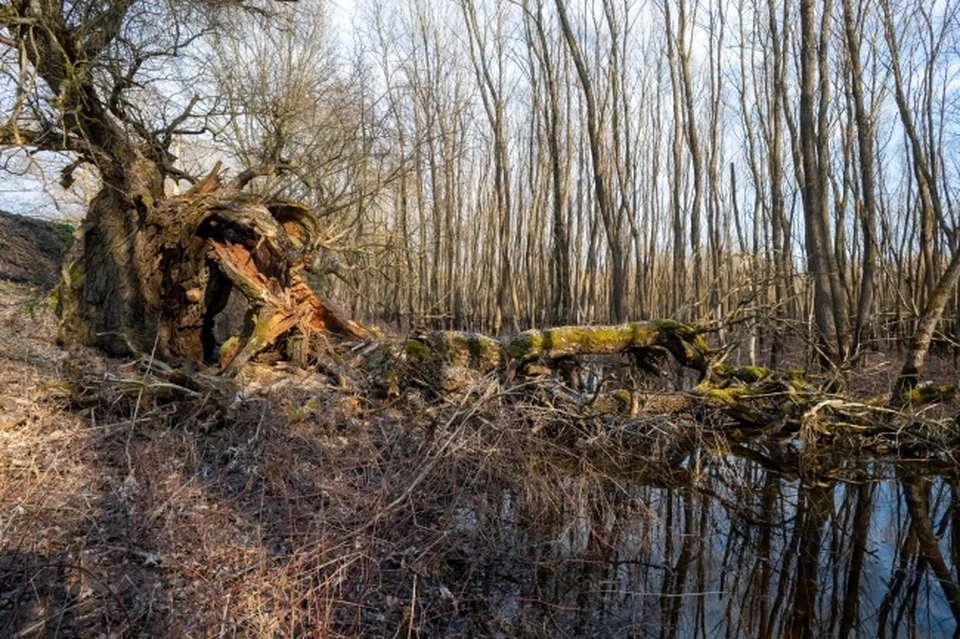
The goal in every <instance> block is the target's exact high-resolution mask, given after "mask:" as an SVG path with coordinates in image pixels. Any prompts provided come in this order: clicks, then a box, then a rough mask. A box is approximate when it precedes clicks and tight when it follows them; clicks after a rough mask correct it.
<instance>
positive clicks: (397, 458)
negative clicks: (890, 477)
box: [0, 228, 955, 637]
mask: <svg viewBox="0 0 960 639" xmlns="http://www.w3.org/2000/svg"><path fill="white" fill-rule="evenodd" d="M48 230H49V231H50V232H51V233H54V232H56V229H55V228H50V229H48ZM38 245H40V244H38ZM55 334H56V323H55V318H54V316H53V313H52V311H51V310H50V307H49V304H48V300H47V297H46V290H45V289H44V288H43V287H41V286H38V285H34V284H30V283H29V278H28V282H27V283H24V282H20V283H14V282H8V281H0V513H2V515H0V636H2V637H7V636H25V637H62V636H81V637H92V636H109V637H132V636H144V637H147V636H258V637H269V636H331V637H336V636H497V635H498V634H500V635H502V636H515V635H524V636H550V634H551V630H550V629H549V628H545V627H527V626H524V625H523V620H522V618H519V619H518V618H516V617H513V618H508V617H509V615H506V614H505V613H504V611H505V610H508V609H509V608H508V607H507V606H506V605H505V604H504V603H503V601H504V598H505V597H504V594H503V591H502V585H503V583H504V582H505V580H506V581H507V582H508V581H509V573H510V570H511V569H512V568H511V567H513V566H518V565H521V564H522V565H525V566H528V567H529V566H530V565H531V564H538V562H544V563H543V564H542V565H541V567H542V568H544V569H546V570H551V569H552V568H551V567H550V566H549V564H548V562H551V561H557V560H556V559H550V558H549V553H544V554H541V553H538V552H536V551H535V550H536V549H535V548H522V547H521V548H518V547H517V544H516V542H515V541H510V540H509V539H508V538H509V537H510V536H511V535H512V536H514V537H516V536H517V535H518V533H517V529H516V527H517V526H518V525H519V524H518V522H520V521H522V522H523V526H526V527H527V529H526V531H527V532H526V533H525V534H527V535H529V536H527V537H523V535H521V538H526V539H528V540H535V539H537V538H538V532H537V530H536V529H537V528H538V527H542V528H543V529H544V530H548V529H550V528H551V527H555V526H556V525H557V521H558V517H559V513H561V512H562V511H564V510H565V509H567V510H569V509H573V510H576V508H577V507H578V506H576V504H589V503H594V502H595V501H596V499H600V500H603V499H606V497H605V496H604V495H607V494H609V492H608V491H609V490H610V489H611V488H612V489H613V490H614V491H616V487H617V485H618V482H620V481H623V480H625V479H642V480H644V481H656V482H658V483H662V484H689V483H690V482H691V481H693V480H694V478H693V477H692V475H693V474H694V473H695V472H696V471H695V470H691V469H689V468H684V465H683V464H681V462H682V461H683V460H685V459H686V458H688V456H689V455H690V453H691V451H692V450H694V449H695V448H706V449H709V450H713V451H716V452H719V453H721V454H723V453H725V452H729V451H730V449H731V446H732V445H733V444H732V443H731V440H729V439H728V438H727V435H728V433H725V432H724V431H725V430H726V429H727V428H728V426H729V421H728V420H726V419H725V418H724V417H723V414H722V413H720V412H718V413H715V414H709V415H704V414H703V412H702V411H700V410H699V409H698V408H697V406H696V405H695V403H691V402H690V401H689V398H688V397H685V396H682V395H671V396H667V395H663V394H658V393H641V394H640V395H639V399H638V402H639V408H640V409H641V410H640V413H639V416H636V417H634V418H630V417H618V416H616V415H614V414H613V413H611V412H610V411H607V410H603V409H602V407H601V406H600V405H599V404H598V405H581V406H576V405H575V404H574V403H570V402H567V403H562V402H560V401H558V397H559V395H558V392H559V391H558V388H559V386H558V385H557V384H556V383H555V382H551V381H549V380H542V381H540V382H531V381H522V380H519V381H516V382H514V383H504V382H503V380H502V379H500V378H498V377H497V376H496V375H495V374H491V375H487V376H480V375H475V376H474V377H472V378H470V379H469V380H468V381H467V382H465V385H464V387H462V388H460V392H458V393H456V397H455V398H451V397H449V396H448V397H442V396H440V395H438V394H437V393H436V392H434V391H435V389H432V388H429V387H426V386H423V385H418V384H416V383H404V384H401V387H400V391H399V392H398V393H397V392H393V391H392V390H391V389H385V388H384V387H383V384H382V380H381V379H379V378H378V375H377V374H376V373H377V371H375V370H374V371H373V374H371V371H369V370H368V369H369V368H370V362H371V361H372V360H371V358H370V357H369V346H368V345H367V344H366V343H359V344H358V343H356V342H342V343H331V344H330V347H329V354H330V357H329V361H328V362H326V363H324V364H323V365H322V366H320V367H319V371H314V372H307V371H303V370H299V369H285V368H283V366H282V365H280V366H274V367H272V368H262V369H260V371H259V372H260V374H259V375H258V377H257V381H256V382H249V383H247V384H246V385H242V384H241V383H240V382H237V383H236V384H234V383H233V382H226V381H225V380H222V379H219V378H215V377H205V376H203V375H202V374H200V373H196V372H193V373H191V374H189V375H185V374H184V373H183V372H182V371H175V370H171V369H168V368H166V367H165V366H163V365H162V364H160V363H158V362H151V361H149V360H148V359H144V360H140V361H132V362H131V361H117V360H110V359H106V358H104V357H102V356H101V355H99V354H98V353H96V352H92V351H85V350H77V351H73V352H69V353H66V352H63V351H61V350H60V349H59V348H57V347H56V345H55V343H54V342H55ZM385 352H387V351H385ZM889 370H892V367H891V366H890V365H889V364H887V363H884V362H879V361H878V362H875V363H874V364H873V365H872V367H867V368H866V369H865V371H866V372H865V373H864V375H867V373H869V379H870V380H874V383H876V380H878V379H882V375H883V374H885V373H884V371H889ZM408 382H409V380H408ZM881 385H882V383H881ZM824 410H826V409H824ZM940 410H941V411H946V412H942V414H941V415H939V416H938V420H939V421H938V420H935V419H933V418H931V417H929V416H928V417H927V418H925V419H926V421H925V422H924V423H926V424H928V425H931V426H934V425H936V424H940V423H942V422H943V419H942V418H944V416H949V415H950V414H951V413H950V412H949V411H951V410H953V412H955V409H953V408H944V407H941V408H940ZM917 417H918V416H917V415H914V416H913V417H912V418H911V419H913V420H916V418H917ZM695 420H696V421H695ZM886 441H887V442H888V443H889V441H890V440H889V438H888V439H887V440H886ZM570 477H576V478H577V485H576V488H575V489H572V488H571V487H570V484H569V483H568V481H567V480H568V479H569V478H570ZM508 502H509V505H508ZM571 504H574V505H571ZM508 511H509V516H506V515H505V514H506V513H508ZM531 543H533V542H532V541H531ZM538 565H539V564H538ZM506 598H507V599H509V597H506ZM546 605H549V602H547V604H546ZM521 617H522V615H521Z"/></svg>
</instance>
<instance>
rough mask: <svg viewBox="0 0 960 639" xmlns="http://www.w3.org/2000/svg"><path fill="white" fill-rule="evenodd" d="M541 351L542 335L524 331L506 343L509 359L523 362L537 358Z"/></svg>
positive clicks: (538, 332) (537, 332)
mask: <svg viewBox="0 0 960 639" xmlns="http://www.w3.org/2000/svg"><path fill="white" fill-rule="evenodd" d="M542 349H543V333H541V332H540V331H524V332H523V333H520V334H519V335H516V336H514V337H513V338H511V339H510V341H509V342H507V347H506V351H507V355H508V356H509V357H510V358H511V359H518V360H524V359H528V358H533V357H538V356H539V355H540V352H541V350H542Z"/></svg>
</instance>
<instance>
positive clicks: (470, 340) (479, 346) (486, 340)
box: [443, 332, 503, 369]
mask: <svg viewBox="0 0 960 639" xmlns="http://www.w3.org/2000/svg"><path fill="white" fill-rule="evenodd" d="M443 342H444V346H445V347H446V350H447V352H446V357H447V360H448V361H449V363H450V364H452V365H454V366H471V367H475V368H480V369H489V368H494V367H496V366H498V365H500V363H501V361H502V359H503V357H502V351H501V347H500V342H498V341H497V340H495V339H493V338H491V337H487V336H485V335H477V334H475V333H457V332H450V333H444V334H443Z"/></svg>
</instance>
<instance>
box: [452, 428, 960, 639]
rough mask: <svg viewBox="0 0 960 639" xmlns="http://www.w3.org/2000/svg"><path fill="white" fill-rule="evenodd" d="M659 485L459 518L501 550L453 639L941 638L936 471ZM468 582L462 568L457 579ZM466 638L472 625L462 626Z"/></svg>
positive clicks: (945, 514) (782, 469)
mask: <svg viewBox="0 0 960 639" xmlns="http://www.w3.org/2000/svg"><path fill="white" fill-rule="evenodd" d="M681 466H682V471H681V472H680V473H678V474H677V475H676V476H675V477H673V478H669V479H668V480H666V481H657V482H656V483H651V482H650V481H638V480H631V479H628V478H625V479H622V480H618V479H615V478H607V479H605V480H602V481H598V480H596V479H595V478H591V479H585V478H577V477H575V476H571V477H570V478H569V479H565V480H562V481H560V485H558V486H557V487H556V491H555V493H554V494H553V495H551V496H550V497H549V498H547V497H544V496H531V495H530V494H526V495H521V494H519V493H518V492H517V491H509V490H508V491H504V492H503V493H502V494H500V495H498V496H497V497H496V498H494V499H492V502H496V503H488V504H484V505H483V506H482V507H478V508H477V509H476V510H467V511H464V512H462V513H461V516H460V517H459V521H458V523H457V525H458V526H459V527H460V528H461V529H462V530H483V531H485V534H491V535H496V536H498V541H499V546H500V547H501V548H503V549H504V552H503V553H502V555H500V556H499V557H497V558H496V560H495V561H489V560H487V561H483V562H482V563H481V564H480V565H482V566H484V568H482V569H480V568H476V566H477V563H474V564H472V565H473V566H474V567H475V568H476V569H477V570H479V571H480V572H481V573H482V574H480V575H477V578H475V579H474V580H473V584H474V585H475V586H476V590H475V591H474V592H473V593H471V594H472V595H473V597H474V599H473V601H474V602H475V603H473V604H471V605H473V606H474V607H475V608H474V611H473V612H475V613H477V614H475V615H470V616H471V617H473V618H482V619H484V620H485V621H484V622H482V623H480V625H481V627H474V628H472V629H471V631H469V632H468V634H474V633H476V634H477V635H483V636H504V637H512V636H550V637H563V636H570V637H788V636H792V637H951V636H956V635H957V620H958V619H960V586H958V583H960V526H958V524H960V509H958V485H957V472H956V467H955V466H954V465H953V464H952V463H951V462H950V461H949V460H945V459H917V460H896V461H885V460H881V459H875V458H867V459H855V458H852V457H851V456H850V455H849V454H841V453H827V454H813V453H801V452H799V451H798V450H794V449H793V448H791V446H790V445H789V444H788V445H786V446H785V447H778V448H777V449H776V450H764V449H760V448H757V447H753V448H748V447H746V446H744V447H739V448H734V449H733V450H728V451H726V452H724V453H708V452H697V453H695V454H694V455H692V456H689V457H687V458H686V459H685V460H684V461H683V463H682V464H681ZM469 565H471V564H470V562H469V560H468V559H465V567H467V566H469ZM478 623H479V622H478Z"/></svg>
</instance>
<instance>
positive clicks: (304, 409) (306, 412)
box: [287, 397, 322, 423]
mask: <svg viewBox="0 0 960 639" xmlns="http://www.w3.org/2000/svg"><path fill="white" fill-rule="evenodd" d="M321 408H322V406H321V405H320V400H319V399H317V398H315V397H314V398H311V399H308V400H307V401H306V402H304V404H303V405H302V406H298V407H297V408H294V409H293V410H291V411H290V413H289V414H288V415H287V419H289V420H290V422H292V423H296V422H302V421H303V420H305V419H308V418H310V417H312V416H314V415H316V414H317V413H319V412H320V409H321Z"/></svg>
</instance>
